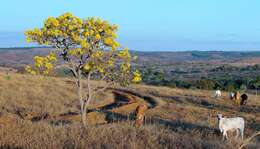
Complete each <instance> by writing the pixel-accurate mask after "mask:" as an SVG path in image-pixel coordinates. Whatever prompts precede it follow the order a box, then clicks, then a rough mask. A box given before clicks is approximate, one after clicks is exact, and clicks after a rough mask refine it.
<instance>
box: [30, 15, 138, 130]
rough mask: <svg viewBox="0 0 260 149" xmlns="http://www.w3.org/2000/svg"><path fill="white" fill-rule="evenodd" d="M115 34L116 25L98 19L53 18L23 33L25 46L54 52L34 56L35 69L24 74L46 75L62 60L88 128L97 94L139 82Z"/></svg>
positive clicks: (70, 16)
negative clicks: (116, 85) (117, 85)
mask: <svg viewBox="0 0 260 149" xmlns="http://www.w3.org/2000/svg"><path fill="white" fill-rule="evenodd" d="M117 30H118V27H117V26H116V25H111V24H109V23H108V22H107V21H103V20H101V19H99V18H86V19H80V18H78V17H76V16H73V15H72V14H71V13H65V14H63V15H61V16H59V17H56V18H55V17H49V18H48V19H47V20H46V21H45V22H44V26H43V27H42V28H36V29H32V30H28V31H26V32H25V35H26V38H27V41H28V42H37V43H38V44H40V45H49V46H53V47H55V49H56V50H55V53H50V54H49V55H48V56H46V57H40V56H36V57H35V64H34V66H28V67H26V70H27V71H28V72H30V73H31V74H48V73H49V72H50V71H51V70H52V69H53V64H54V62H56V61H57V60H63V63H62V64H64V65H65V66H66V67H67V68H68V69H69V70H70V71H71V72H72V73H73V76H74V78H75V82H76V86H77V94H78V98H79V102H80V105H81V109H80V111H81V115H82V122H83V124H84V125H86V124H87V122H86V113H87V107H88V105H89V102H90V101H91V100H92V99H93V97H94V96H95V95H96V94H97V93H98V92H100V91H103V90H105V89H106V88H107V87H108V86H109V85H111V84H112V83H116V82H119V83H120V84H121V85H129V84H130V83H131V82H139V81H141V76H140V73H139V71H138V70H133V69H132V66H131V61H132V60H133V57H132V56H131V54H130V52H129V50H128V49H127V48H123V49H122V48H120V45H119V43H118V42H117V41H116V38H117V35H116V31H117ZM56 57H57V58H56ZM58 57H59V58H58ZM83 79H84V80H86V91H83V88H84V87H83V83H82V80H83ZM92 79H95V80H101V81H105V82H106V85H105V86H103V87H98V86H94V85H92V84H91V83H90V80H92Z"/></svg>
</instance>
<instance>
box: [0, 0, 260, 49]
mask: <svg viewBox="0 0 260 149" xmlns="http://www.w3.org/2000/svg"><path fill="white" fill-rule="evenodd" d="M259 7H260V1H259V0H37V1H36V0H6V1H4V0H3V1H2V2H1V5H0V18H1V23H0V47H17V46H30V44H26V43H25V42H24V41H25V37H24V36H23V32H24V31H25V30H26V29H30V28H35V27H41V26H42V25H43V21H44V20H45V19H46V18H47V17H49V16H54V17H57V16H59V15H61V14H63V13H65V12H71V13H73V14H74V15H76V16H78V17H81V18H85V17H90V16H94V17H100V18H102V19H105V20H108V21H109V22H110V23H112V24H117V25H119V32H118V34H119V38H118V40H119V41H120V43H121V44H122V45H123V46H127V47H129V48H130V49H132V50H139V51H174V50H260V9H259Z"/></svg>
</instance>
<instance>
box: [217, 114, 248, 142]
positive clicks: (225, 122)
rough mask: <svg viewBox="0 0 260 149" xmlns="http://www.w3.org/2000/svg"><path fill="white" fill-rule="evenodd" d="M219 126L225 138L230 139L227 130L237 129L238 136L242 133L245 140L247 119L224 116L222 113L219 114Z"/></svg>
mask: <svg viewBox="0 0 260 149" xmlns="http://www.w3.org/2000/svg"><path fill="white" fill-rule="evenodd" d="M217 118H218V127H219V130H220V132H221V133H223V140H224V139H225V138H226V139H228V135H227V131H232V130H236V132H237V135H236V138H238V136H239V135H240V136H241V138H242V140H243V135H244V129H245V121H244V119H243V118H242V117H234V118H223V117H222V114H218V115H217Z"/></svg>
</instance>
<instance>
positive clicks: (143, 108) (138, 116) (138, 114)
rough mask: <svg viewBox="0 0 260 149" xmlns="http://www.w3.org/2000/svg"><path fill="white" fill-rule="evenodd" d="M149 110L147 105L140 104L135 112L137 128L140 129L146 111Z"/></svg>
mask: <svg viewBox="0 0 260 149" xmlns="http://www.w3.org/2000/svg"><path fill="white" fill-rule="evenodd" d="M147 109H148V107H147V105H146V104H140V105H139V106H138V107H137V108H136V110H135V115H136V119H135V127H140V126H141V125H142V124H143V122H144V116H145V111H146V110H147Z"/></svg>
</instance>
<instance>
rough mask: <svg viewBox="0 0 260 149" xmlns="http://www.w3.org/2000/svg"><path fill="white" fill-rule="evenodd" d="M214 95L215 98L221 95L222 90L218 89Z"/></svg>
mask: <svg viewBox="0 0 260 149" xmlns="http://www.w3.org/2000/svg"><path fill="white" fill-rule="evenodd" d="M214 97H215V98H219V97H221V91H220V90H216V91H215V93H214Z"/></svg>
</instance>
